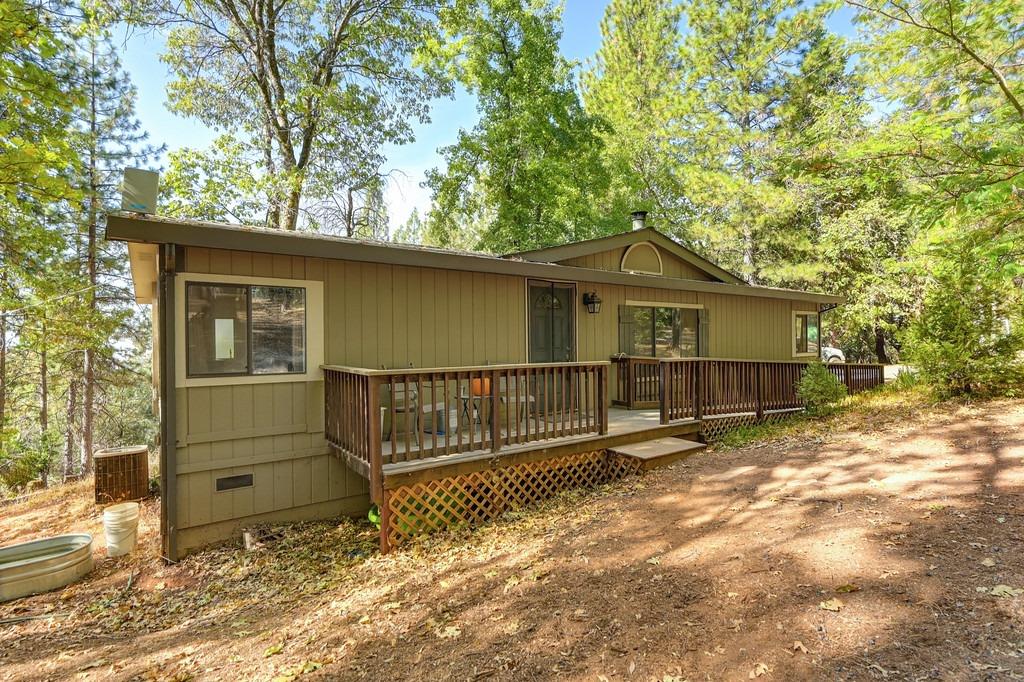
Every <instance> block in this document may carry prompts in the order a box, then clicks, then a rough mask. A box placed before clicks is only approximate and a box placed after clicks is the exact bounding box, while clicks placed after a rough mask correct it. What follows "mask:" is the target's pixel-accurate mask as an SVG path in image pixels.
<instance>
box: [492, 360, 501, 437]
mask: <svg viewBox="0 0 1024 682" xmlns="http://www.w3.org/2000/svg"><path fill="white" fill-rule="evenodd" d="M498 374H499V373H498V371H497V370H492V371H491V452H497V451H498V450H500V449H501V418H500V415H501V410H500V409H499V405H498V402H499V400H500V399H501V387H500V385H499V383H498V379H499V376H498Z"/></svg>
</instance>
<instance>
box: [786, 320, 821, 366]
mask: <svg viewBox="0 0 1024 682" xmlns="http://www.w3.org/2000/svg"><path fill="white" fill-rule="evenodd" d="M820 336H821V327H820V320H819V318H818V313H793V355H814V356H817V355H818V348H819V339H820Z"/></svg>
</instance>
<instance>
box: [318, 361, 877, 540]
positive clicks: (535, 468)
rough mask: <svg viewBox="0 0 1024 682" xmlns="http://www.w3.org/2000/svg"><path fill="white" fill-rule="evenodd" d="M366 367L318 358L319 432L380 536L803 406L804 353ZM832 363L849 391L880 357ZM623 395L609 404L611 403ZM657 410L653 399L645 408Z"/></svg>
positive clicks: (546, 492) (541, 491)
mask: <svg viewBox="0 0 1024 682" xmlns="http://www.w3.org/2000/svg"><path fill="white" fill-rule="evenodd" d="M616 364H617V370H618V376H617V383H616V391H615V395H609V391H608V384H609V379H610V377H609V374H610V371H609V370H610V365H611V363H610V362H608V361H603V362H568V363H550V364H543V363H534V364H513V365H490V366H487V365H485V366H472V367H435V368H427V369H418V368H402V369H393V370H386V369H382V370H373V369H367V368H358V367H338V366H326V367H324V368H323V369H324V374H325V392H326V396H325V397H326V408H327V413H326V422H325V431H326V435H327V442H328V443H329V444H330V446H331V448H332V450H333V451H334V452H335V453H336V454H337V455H338V456H339V457H340V458H341V459H343V460H344V461H345V463H346V464H347V465H348V466H349V467H350V468H351V469H353V470H354V471H356V472H358V473H359V474H361V475H362V476H364V477H365V478H366V479H367V480H368V481H369V487H370V498H371V499H372V500H373V502H375V503H376V504H377V505H378V506H379V508H380V514H381V517H380V518H381V548H382V550H384V551H387V550H388V549H389V548H391V547H394V546H396V545H399V544H401V543H403V542H406V541H408V540H410V539H411V538H412V537H413V536H415V535H418V534H420V533H424V532H430V531H431V530H437V529H440V528H445V527H448V526H450V525H452V524H457V523H468V524H475V523H482V522H485V521H488V520H490V519H493V518H497V516H500V515H501V514H502V513H504V512H505V511H508V510H510V509H516V508H520V507H522V506H523V505H526V504H531V503H533V502H536V501H539V500H542V499H545V498H547V497H550V496H551V495H553V494H556V493H557V492H558V491H561V490H566V489H568V488H573V487H579V486H594V485H603V484H606V483H610V482H612V481H617V480H621V479H622V478H624V477H625V476H630V475H633V474H636V473H638V472H640V471H643V470H644V469H647V468H651V467H653V466H659V465H664V464H666V463H670V462H672V461H675V460H676V459H679V458H681V457H685V456H689V455H690V454H694V453H695V452H698V451H699V449H700V448H701V447H702V446H701V445H697V444H693V445H687V444H685V443H683V442H682V441H679V442H675V441H677V440H679V439H680V438H682V439H690V440H698V439H700V438H702V437H704V436H707V435H708V434H712V435H714V434H717V433H721V432H724V431H726V430H728V429H730V428H734V427H735V426H738V425H740V424H752V423H761V422H763V421H766V420H770V419H775V418H777V417H780V416H782V415H784V414H786V413H790V412H794V411H799V410H800V409H802V407H803V403H802V400H801V399H800V396H799V393H798V391H797V390H796V387H797V382H798V380H799V378H800V376H801V373H802V372H803V369H804V367H806V366H807V363H806V362H799V361H790V362H787V361H758V360H727V359H717V358H659V359H651V358H644V359H642V360H641V359H636V358H617V359H616ZM829 370H830V371H831V372H832V373H833V375H834V376H836V377H837V379H838V380H839V381H841V382H842V383H843V384H845V386H846V387H847V390H848V392H849V393H851V394H852V393H856V392H858V391H861V390H864V389H866V388H870V387H871V386H875V385H879V384H881V383H882V372H881V367H880V366H875V365H842V366H835V365H833V366H830V367H829ZM613 399H614V402H615V403H616V405H622V406H624V407H626V408H632V409H623V408H622V407H612V406H611V403H612V402H613ZM652 408H657V409H652Z"/></svg>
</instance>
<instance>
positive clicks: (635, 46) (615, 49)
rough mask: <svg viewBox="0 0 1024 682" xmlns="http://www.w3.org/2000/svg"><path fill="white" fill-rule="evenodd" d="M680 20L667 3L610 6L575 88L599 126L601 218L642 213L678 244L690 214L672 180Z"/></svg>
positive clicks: (650, 0)
mask: <svg viewBox="0 0 1024 682" xmlns="http://www.w3.org/2000/svg"><path fill="white" fill-rule="evenodd" d="M681 14H682V12H681V8H680V6H679V5H678V4H677V3H675V2H673V1H672V0H639V1H634V0H612V2H611V3H610V4H609V5H608V7H607V8H606V9H605V14H604V18H603V19H602V20H601V36H602V39H601V47H600V49H599V50H598V51H597V54H596V55H595V56H594V58H593V59H592V60H591V61H590V63H589V68H588V70H587V71H586V72H584V74H583V77H582V83H581V84H582V92H583V101H584V104H585V105H586V110H587V112H588V113H590V114H592V115H594V116H597V117H599V118H601V119H602V120H603V121H604V122H605V123H606V126H605V127H604V128H603V129H600V136H601V140H602V142H603V144H604V150H603V154H602V160H603V163H604V165H605V167H606V168H607V169H608V173H609V176H610V186H609V191H608V197H607V198H606V199H604V200H603V201H602V206H601V208H602V210H603V211H604V213H605V214H607V215H610V216H616V217H624V216H626V215H627V214H628V213H629V212H630V211H634V210H637V209H643V210H649V211H651V212H652V213H653V214H654V215H657V216H658V218H659V220H660V221H662V223H663V224H668V225H670V226H672V227H674V228H676V230H675V231H676V232H677V236H678V233H679V232H680V231H681V229H682V223H683V222H684V220H685V216H686V215H688V213H689V210H690V209H689V206H688V205H687V204H686V201H685V196H683V194H682V189H681V188H680V187H679V185H678V182H677V173H676V164H677V161H678V159H680V158H685V152H684V151H683V150H681V149H679V148H678V146H679V145H678V139H677V138H676V137H675V136H674V132H675V131H674V126H675V125H677V124H678V122H677V121H675V120H674V117H675V116H676V115H677V114H678V110H679V98H680V97H681V94H682V88H683V85H682V79H683V71H682V64H681V63H680V58H679V48H680V45H681V43H682V34H681V32H680V27H679V26H680V21H681ZM595 199H598V197H595Z"/></svg>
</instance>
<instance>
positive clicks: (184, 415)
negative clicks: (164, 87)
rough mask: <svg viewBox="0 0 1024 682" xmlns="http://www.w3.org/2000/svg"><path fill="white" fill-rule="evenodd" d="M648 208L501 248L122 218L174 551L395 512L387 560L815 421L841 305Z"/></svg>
mask: <svg viewBox="0 0 1024 682" xmlns="http://www.w3.org/2000/svg"><path fill="white" fill-rule="evenodd" d="M634 218H635V220H634V223H635V224H634V229H633V230H631V231H628V232H623V233H622V234H617V235H614V236H610V237H604V238H600V239H593V240H589V241H584V242H579V243H573V244H566V245H563V246H556V247H552V248H548V249H541V250H537V251H529V252H525V253H518V254H511V255H508V256H505V257H496V256H489V255H483V254H478V253H466V252H457V251H450V250H442V249H435V248H428V247H421V246H408V245H399V244H390V243H378V242H367V241H360V240H354V239H345V238H338V237H332V236H323V235H316V234H309V233H301V232H300V233H289V232H281V231H276V230H268V229H261V228H251V227H241V226H235V225H224V224H213V223H204V222H195V221H186V220H175V219H168V218H161V217H156V216H152V215H141V214H133V213H118V214H113V215H110V216H109V217H108V221H107V232H106V237H107V239H110V240H121V241H125V242H128V251H129V256H130V260H131V270H132V278H133V281H134V287H135V295H136V299H137V301H138V302H140V303H146V304H151V305H152V307H153V321H154V349H155V351H154V358H155V361H154V364H155V367H154V380H155V383H156V385H157V388H158V393H159V409H160V421H161V436H160V438H161V443H162V447H161V466H160V469H161V476H162V483H163V488H162V489H163V491H164V504H163V528H162V532H163V537H164V545H165V546H164V551H165V552H166V556H167V557H169V558H171V559H174V558H176V557H178V556H181V555H183V554H185V553H187V552H189V551H190V550H193V549H195V548H197V547H200V546H202V545H205V544H208V543H211V542H215V541H219V540H222V539H225V538H228V537H231V536H233V535H235V534H236V533H237V532H238V530H239V529H240V528H241V527H243V526H246V525H251V524H255V523H259V522H281V521H290V520H300V519H310V518H320V517H333V516H338V515H342V514H351V515H356V514H365V513H366V511H367V509H368V508H369V507H370V505H371V502H372V503H376V504H377V505H379V509H380V514H381V518H382V531H381V533H382V545H383V547H384V548H385V549H387V548H388V547H390V546H392V545H394V544H396V543H398V542H401V541H403V540H404V539H407V538H408V536H410V535H412V534H414V533H416V532H420V531H422V530H426V529H430V528H435V527H440V526H444V525H447V524H448V523H451V522H454V521H478V520H482V519H486V518H490V517H491V516H493V515H494V514H496V513H500V511H501V510H502V509H505V508H508V507H509V506H515V505H516V504H519V503H523V502H528V501H530V500H532V499H536V498H538V497H542V496H544V495H545V494H548V493H550V492H551V491H553V490H556V489H558V488H560V487H565V486H566V485H572V484H576V483H593V482H599V481H601V480H608V479H609V477H611V478H614V477H616V476H618V475H621V474H622V473H624V472H628V471H629V470H631V469H635V468H637V467H641V468H642V467H643V466H646V464H645V462H644V459H643V457H639V458H638V457H636V456H634V455H635V452H634V451H630V450H629V448H630V447H634V446H637V444H642V443H649V442H651V441H652V439H654V441H655V445H656V446H657V447H655V450H656V451H658V452H664V453H665V454H667V455H672V456H677V455H678V454H679V452H680V451H681V450H680V448H682V449H685V448H688V447H698V446H699V444H698V443H695V442H694V441H695V440H696V439H698V438H699V437H700V434H701V433H702V431H703V432H704V433H707V432H708V424H712V423H716V422H714V420H715V419H722V420H725V421H720V422H717V423H721V424H726V423H727V422H728V423H730V424H731V423H733V422H729V420H733V421H735V420H736V419H747V420H753V419H765V418H769V417H771V416H772V415H776V414H783V413H785V412H786V411H791V410H794V409H799V408H800V404H799V399H798V398H797V397H796V395H795V392H794V390H793V383H794V381H795V379H796V377H798V376H799V372H800V370H801V368H802V367H803V366H804V364H806V362H808V361H810V360H814V359H816V358H817V355H818V339H819V338H820V328H821V320H820V315H821V313H822V312H823V311H824V310H826V309H828V308H830V307H833V306H835V305H836V304H838V303H840V301H841V299H840V298H839V297H836V296H832V295H827V294H820V293H813V292H805V291H793V290H786V289H774V288H768V287H759V286H751V285H749V284H746V283H745V282H743V281H742V280H740V279H739V278H738V277H736V276H735V275H733V274H731V273H729V272H727V271H725V270H723V269H722V268H720V267H718V266H716V265H715V264H713V263H710V262H709V261H707V260H706V259H704V258H702V257H700V256H699V255H697V254H696V253H694V252H692V251H690V250H688V249H685V248H683V247H682V246H680V245H679V244H677V243H675V242H674V241H672V240H671V239H669V238H667V237H665V236H664V235H662V234H660V233H658V232H657V231H656V230H653V229H651V228H648V227H645V226H644V225H643V215H642V214H638V215H635V217H634ZM726 359H727V360H726ZM831 369H832V371H833V372H834V373H839V374H837V376H840V378H841V379H842V380H843V381H845V382H846V383H847V385H848V386H849V387H850V390H851V391H852V390H858V389H859V388H862V387H864V386H867V385H871V384H872V383H874V382H875V381H876V379H875V377H876V374H875V373H874V369H872V368H871V367H869V366H861V367H854V366H845V365H843V366H834V367H831ZM878 376H880V373H879V374H878ZM665 437H682V438H690V439H692V440H689V441H686V440H679V439H678V438H677V439H675V440H672V441H667V442H660V445H659V444H658V441H657V439H659V438H665ZM666 443H667V445H666ZM659 448H660V449H659ZM634 450H635V447H634ZM631 453H632V454H631Z"/></svg>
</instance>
